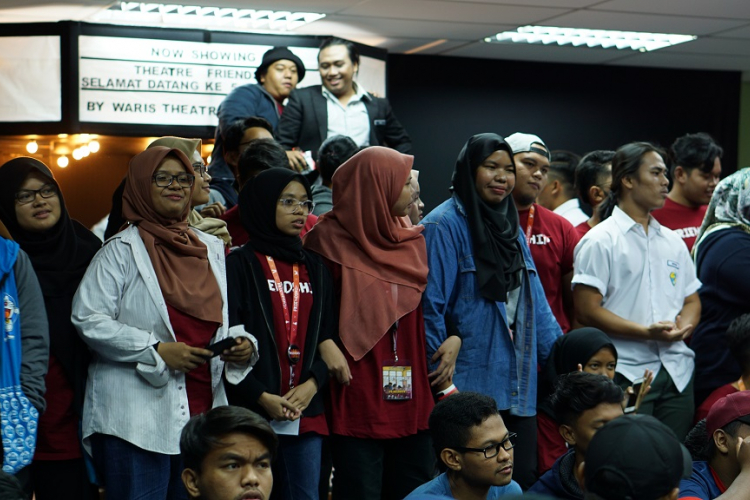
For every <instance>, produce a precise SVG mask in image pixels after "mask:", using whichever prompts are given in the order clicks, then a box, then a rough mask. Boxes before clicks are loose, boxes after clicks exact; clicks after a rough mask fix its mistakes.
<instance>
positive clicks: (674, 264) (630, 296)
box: [573, 207, 701, 392]
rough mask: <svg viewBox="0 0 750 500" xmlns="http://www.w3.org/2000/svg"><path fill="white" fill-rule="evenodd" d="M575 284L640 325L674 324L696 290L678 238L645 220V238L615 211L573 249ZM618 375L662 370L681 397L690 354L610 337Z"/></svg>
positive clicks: (680, 345)
mask: <svg viewBox="0 0 750 500" xmlns="http://www.w3.org/2000/svg"><path fill="white" fill-rule="evenodd" d="M574 267H575V274H574V276H573V287H575V285H577V284H579V283H580V284H583V285H588V286H590V287H593V288H596V289H597V290H598V291H599V293H601V294H602V297H603V300H602V306H603V307H604V308H605V309H607V310H608V311H611V312H613V313H615V314H617V315H618V316H620V317H621V318H625V319H627V320H630V321H633V322H635V323H638V324H641V325H651V324H653V323H656V322H658V321H674V320H675V319H676V317H677V314H678V313H679V312H680V311H681V310H682V307H683V305H684V302H685V298H686V297H688V296H689V295H692V294H693V293H695V292H696V291H698V289H699V288H700V286H701V282H700V281H698V278H697V277H696V273H695V267H694V266H693V260H692V259H691V258H690V254H689V253H688V250H687V247H686V246H685V244H684V243H683V242H682V239H681V238H680V237H679V236H678V235H677V234H676V233H675V232H674V231H672V230H670V229H668V228H666V227H664V226H662V225H661V224H659V223H658V222H657V221H656V219H654V218H653V217H649V223H648V234H646V231H645V230H644V229H643V226H642V225H641V224H639V223H638V222H636V221H634V220H633V219H632V218H630V216H628V215H627V214H626V213H625V212H623V211H622V210H621V209H620V208H619V207H615V209H614V212H613V213H612V215H611V216H610V217H609V218H608V219H606V220H605V221H603V222H601V223H600V224H599V225H597V226H595V227H594V228H592V229H591V231H589V232H588V233H586V235H585V236H584V237H583V238H582V239H581V241H580V242H579V243H578V246H576V249H575V264H574ZM612 342H613V343H614V344H615V348H616V349H617V355H618V360H617V371H618V372H620V373H621V374H622V375H624V376H625V377H626V378H627V379H628V380H631V381H632V380H635V379H636V378H639V377H642V376H643V371H644V370H645V369H649V370H652V371H653V372H654V376H656V374H657V373H658V371H659V369H660V368H661V367H662V366H663V367H664V368H665V369H666V370H667V372H668V373H669V375H670V376H671V377H672V380H673V381H674V384H675V386H676V387H677V389H678V390H679V391H680V392H682V390H683V389H685V387H686V386H687V385H688V383H689V382H690V377H691V376H692V374H693V369H694V367H695V362H694V358H695V353H693V351H692V350H691V349H690V348H689V347H688V346H687V345H686V344H685V343H684V342H682V341H680V342H662V341H657V340H645V341H644V340H635V339H625V338H623V337H612Z"/></svg>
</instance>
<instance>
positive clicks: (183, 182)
mask: <svg viewBox="0 0 750 500" xmlns="http://www.w3.org/2000/svg"><path fill="white" fill-rule="evenodd" d="M152 178H153V179H154V182H155V183H156V185H157V186H159V187H162V188H165V187H169V186H171V185H172V183H173V182H174V181H175V180H176V181H177V184H179V185H180V187H184V188H189V187H190V186H192V185H193V182H195V176H194V175H190V174H177V175H169V174H165V173H162V172H159V173H156V174H154V176H153V177H152Z"/></svg>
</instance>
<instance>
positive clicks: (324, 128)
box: [276, 85, 411, 160]
mask: <svg viewBox="0 0 750 500" xmlns="http://www.w3.org/2000/svg"><path fill="white" fill-rule="evenodd" d="M367 95H368V97H367V98H365V99H363V102H364V103H365V108H367V114H368V115H369V117H370V146H388V147H390V148H393V149H395V150H396V151H399V152H401V153H406V154H411V138H410V137H409V134H407V133H406V130H404V126H403V125H401V122H399V121H398V118H396V115H394V114H393V110H392V109H391V105H390V104H389V103H388V100H387V99H383V98H381V97H374V96H373V95H371V94H367ZM327 135H328V102H327V101H326V98H325V97H324V96H323V92H322V90H321V86H320V85H313V86H311V87H305V88H303V89H297V90H294V91H293V92H292V94H291V95H290V96H289V102H288V103H287V105H286V107H285V108H284V113H282V115H281V119H280V120H279V125H278V128H277V130H276V137H277V139H278V141H279V144H281V145H282V146H284V148H285V149H292V148H295V147H297V148H300V149H301V150H302V151H311V152H312V156H313V158H315V159H316V160H317V159H318V149H320V145H321V144H323V141H325V139H326V137H327Z"/></svg>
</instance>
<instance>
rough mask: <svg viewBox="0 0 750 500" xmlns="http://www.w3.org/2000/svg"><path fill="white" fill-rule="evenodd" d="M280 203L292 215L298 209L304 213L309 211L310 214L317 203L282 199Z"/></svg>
mask: <svg viewBox="0 0 750 500" xmlns="http://www.w3.org/2000/svg"><path fill="white" fill-rule="evenodd" d="M279 203H281V206H282V207H284V208H285V209H286V210H287V212H289V213H290V214H293V213H294V212H296V211H297V208H302V210H303V211H307V213H308V214H309V213H310V212H312V210H313V208H315V203H313V202H312V201H310V200H305V201H297V200H293V199H291V198H281V199H280V200H279Z"/></svg>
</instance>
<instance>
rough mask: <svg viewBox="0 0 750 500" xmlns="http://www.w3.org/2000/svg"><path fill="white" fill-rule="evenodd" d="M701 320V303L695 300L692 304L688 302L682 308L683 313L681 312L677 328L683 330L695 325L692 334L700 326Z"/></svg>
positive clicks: (691, 330)
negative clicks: (685, 327) (684, 327)
mask: <svg viewBox="0 0 750 500" xmlns="http://www.w3.org/2000/svg"><path fill="white" fill-rule="evenodd" d="M700 320H701V303H700V301H699V300H695V301H692V302H686V303H685V305H684V306H682V311H680V321H679V322H677V326H678V327H679V328H682V327H683V326H687V325H693V327H692V328H691V329H690V333H691V334H692V332H693V330H695V327H696V326H698V322H700Z"/></svg>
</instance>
